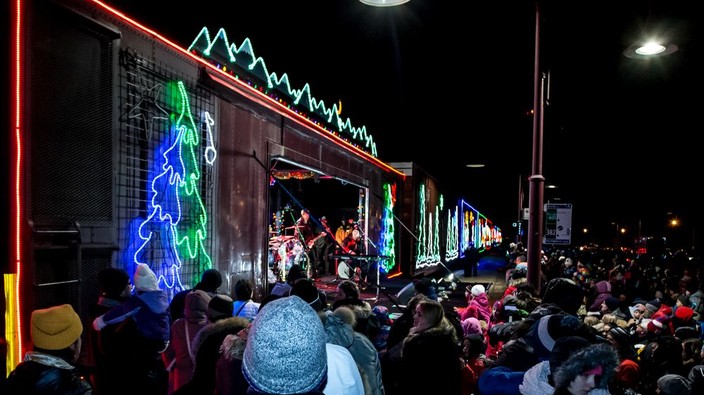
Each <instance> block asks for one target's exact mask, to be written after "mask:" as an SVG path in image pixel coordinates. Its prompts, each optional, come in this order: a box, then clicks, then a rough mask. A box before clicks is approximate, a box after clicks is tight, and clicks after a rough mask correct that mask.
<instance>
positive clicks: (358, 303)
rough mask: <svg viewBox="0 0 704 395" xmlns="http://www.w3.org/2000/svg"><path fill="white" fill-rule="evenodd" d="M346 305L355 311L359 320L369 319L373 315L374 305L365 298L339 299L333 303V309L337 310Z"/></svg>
mask: <svg viewBox="0 0 704 395" xmlns="http://www.w3.org/2000/svg"><path fill="white" fill-rule="evenodd" d="M341 306H345V307H348V308H349V309H350V310H352V312H353V313H354V316H355V317H356V318H357V322H359V321H363V320H367V319H369V316H370V315H372V306H371V305H370V304H369V303H368V302H367V301H365V300H361V299H343V300H338V301H336V302H335V303H333V306H332V309H333V310H336V309H337V308H338V307H341Z"/></svg>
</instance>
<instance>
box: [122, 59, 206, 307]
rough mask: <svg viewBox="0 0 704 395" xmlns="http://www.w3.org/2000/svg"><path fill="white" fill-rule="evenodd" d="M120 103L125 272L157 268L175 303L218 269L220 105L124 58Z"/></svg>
mask: <svg viewBox="0 0 704 395" xmlns="http://www.w3.org/2000/svg"><path fill="white" fill-rule="evenodd" d="M119 100H120V102H119V112H120V139H119V164H118V182H117V188H118V217H119V218H118V221H119V245H120V253H121V255H122V256H121V259H120V260H119V261H120V262H119V263H118V265H120V266H122V267H123V268H124V269H126V270H127V271H128V272H130V273H132V272H133V271H134V267H135V264H136V263H146V264H149V266H150V267H151V268H152V270H153V271H154V272H155V273H156V274H157V276H158V277H159V281H160V286H162V288H165V289H167V290H169V291H170V293H171V295H173V293H175V292H177V291H179V290H181V289H184V288H190V287H191V286H192V285H193V284H195V282H197V280H198V279H199V278H200V274H201V273H202V272H203V270H205V269H207V268H209V267H211V265H212V263H211V258H210V254H211V246H212V225H211V224H212V217H211V216H212V213H211V208H212V206H213V205H212V199H213V160H214V159H215V156H214V153H215V151H214V142H213V140H212V139H213V135H214V133H213V130H212V127H213V124H214V122H213V121H212V116H213V110H214V104H213V99H212V96H211V95H210V94H209V92H207V91H205V90H203V89H202V88H199V87H198V86H197V85H196V84H194V83H193V82H192V81H189V80H187V79H186V78H183V77H182V76H179V75H178V73H177V72H176V71H174V70H173V69H171V68H170V67H169V66H168V65H165V64H161V63H154V62H152V61H150V60H147V59H146V58H144V57H142V56H140V55H139V54H137V53H135V52H134V51H132V50H124V51H122V53H121V54H120V97H119Z"/></svg>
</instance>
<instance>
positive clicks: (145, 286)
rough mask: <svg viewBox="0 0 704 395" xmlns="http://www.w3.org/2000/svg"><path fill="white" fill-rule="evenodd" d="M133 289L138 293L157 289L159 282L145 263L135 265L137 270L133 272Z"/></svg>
mask: <svg viewBox="0 0 704 395" xmlns="http://www.w3.org/2000/svg"><path fill="white" fill-rule="evenodd" d="M132 281H133V282H134V287H135V288H136V289H137V290H138V291H157V290H158V289H159V282H158V280H157V278H156V274H154V272H153V271H152V269H150V268H149V265H147V264H146V263H140V264H138V265H137V270H135V271H134V278H133V279H132Z"/></svg>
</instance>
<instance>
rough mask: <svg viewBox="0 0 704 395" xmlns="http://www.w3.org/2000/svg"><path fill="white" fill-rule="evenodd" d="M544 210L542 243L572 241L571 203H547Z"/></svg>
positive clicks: (565, 243)
mask: <svg viewBox="0 0 704 395" xmlns="http://www.w3.org/2000/svg"><path fill="white" fill-rule="evenodd" d="M544 210H545V233H544V236H543V244H558V245H569V244H571V243H572V204H570V203H561V204H554V203H548V204H546V205H545V206H544Z"/></svg>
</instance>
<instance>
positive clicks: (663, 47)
mask: <svg viewBox="0 0 704 395" xmlns="http://www.w3.org/2000/svg"><path fill="white" fill-rule="evenodd" d="M677 49H678V48H677V45H675V44H661V43H659V42H655V41H648V42H647V43H645V44H635V45H631V46H630V47H628V48H626V50H625V51H623V55H624V56H625V57H627V58H631V59H643V58H652V57H658V56H665V55H669V54H671V53H673V52H675V51H677Z"/></svg>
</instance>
